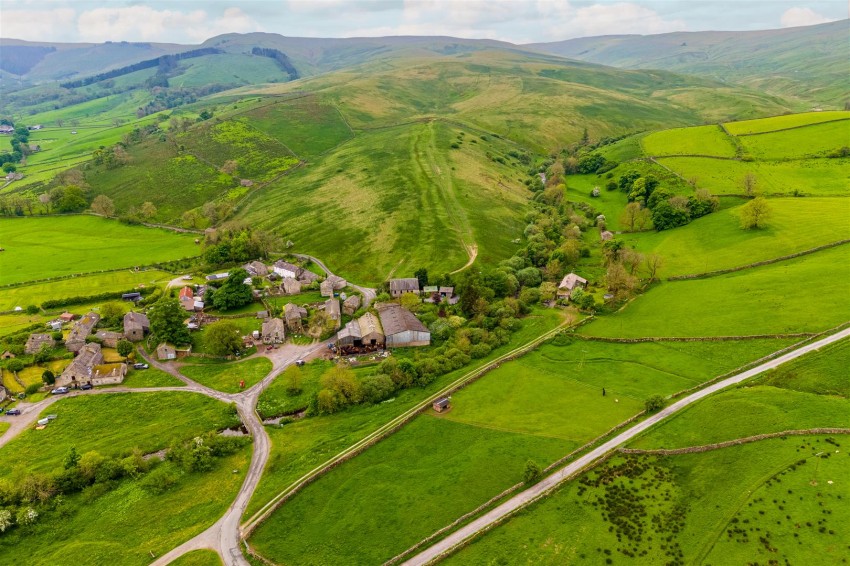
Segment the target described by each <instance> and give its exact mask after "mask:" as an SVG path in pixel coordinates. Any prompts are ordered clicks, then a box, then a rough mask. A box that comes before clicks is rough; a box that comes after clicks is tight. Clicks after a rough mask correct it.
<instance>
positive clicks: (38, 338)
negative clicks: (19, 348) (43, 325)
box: [24, 334, 56, 354]
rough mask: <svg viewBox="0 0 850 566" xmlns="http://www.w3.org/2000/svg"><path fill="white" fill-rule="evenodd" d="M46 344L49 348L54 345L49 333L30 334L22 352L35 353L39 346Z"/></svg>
mask: <svg viewBox="0 0 850 566" xmlns="http://www.w3.org/2000/svg"><path fill="white" fill-rule="evenodd" d="M44 344H47V345H48V346H50V347H51V348H52V347H53V346H55V345H56V341H55V340H53V336H51V335H50V334H30V337H29V338H28V339H27V345H26V346H24V352H26V353H27V354H35V353H36V352H38V351H39V350H41V347H42V346H43V345H44Z"/></svg>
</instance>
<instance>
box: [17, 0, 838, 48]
mask: <svg viewBox="0 0 850 566" xmlns="http://www.w3.org/2000/svg"><path fill="white" fill-rule="evenodd" d="M847 17H848V0H811V1H805V0H734V1H730V0H715V1H710V0H246V1H240V0H225V1H221V0H206V1H199V0H170V1H167V2H165V1H156V0H150V1H134V0H100V1H96V2H94V1H90V0H0V37H7V38H9V37H11V38H16V39H25V40H30V41H56V42H81V41H82V42H103V41H150V42H168V43H200V42H202V41H204V40H205V39H208V38H210V37H213V36H215V35H219V34H222V33H230V32H238V33H246V32H254V31H263V32H271V33H279V34H281V35H286V36H297V37H363V36H384V35H450V36H455V37H465V38H484V39H498V40H502V41H509V42H512V43H531V42H538V41H557V40H562V39H571V38H575V37H586V36H593V35H609V34H622V33H641V34H654V33H664V32H670V31H702V30H754V29H773V28H783V27H793V26H801V25H812V24H818V23H824V22H828V21H833V20H838V19H846V18H847Z"/></svg>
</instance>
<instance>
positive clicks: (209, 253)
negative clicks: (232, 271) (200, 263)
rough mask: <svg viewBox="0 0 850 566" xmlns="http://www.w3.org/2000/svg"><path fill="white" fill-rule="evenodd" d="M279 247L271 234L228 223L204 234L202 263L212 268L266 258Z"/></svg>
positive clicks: (276, 239) (278, 243)
mask: <svg viewBox="0 0 850 566" xmlns="http://www.w3.org/2000/svg"><path fill="white" fill-rule="evenodd" d="M279 246H280V241H279V238H277V237H276V236H274V235H273V234H270V233H268V232H264V231H262V230H257V229H255V228H252V227H250V226H247V225H244V224H240V223H229V224H226V225H224V226H222V227H221V228H218V229H216V230H213V231H210V232H208V233H207V234H206V236H205V238H204V262H205V263H206V264H207V265H208V266H209V267H212V268H214V267H218V266H220V265H227V264H231V263H242V262H245V261H249V260H252V259H256V258H266V257H268V255H269V253H270V252H271V251H272V250H274V249H275V248H277V247H279ZM246 277H247V275H246Z"/></svg>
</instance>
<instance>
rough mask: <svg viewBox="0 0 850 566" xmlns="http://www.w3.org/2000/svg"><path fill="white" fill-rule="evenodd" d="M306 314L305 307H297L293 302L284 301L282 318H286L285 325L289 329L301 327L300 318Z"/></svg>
mask: <svg viewBox="0 0 850 566" xmlns="http://www.w3.org/2000/svg"><path fill="white" fill-rule="evenodd" d="M306 316H307V309H305V308H304V307H299V306H298V305H296V304H293V303H286V306H284V307H283V318H284V319H285V320H286V326H287V328H289V329H290V330H300V329H301V319H302V318H305V317H306Z"/></svg>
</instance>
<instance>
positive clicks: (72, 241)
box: [0, 215, 200, 284]
mask: <svg viewBox="0 0 850 566" xmlns="http://www.w3.org/2000/svg"><path fill="white" fill-rule="evenodd" d="M0 231H2V233H3V247H4V248H5V251H3V252H2V259H0V264H2V269H0V284H7V283H18V282H23V281H31V280H36V279H44V278H49V277H58V276H61V275H71V274H74V273H87V272H90V271H98V270H103V269H114V268H116V267H121V266H126V267H131V266H137V265H149V264H152V263H155V262H160V261H169V260H174V259H180V258H184V257H191V256H195V255H198V254H199V253H200V250H199V249H198V246H197V245H196V244H195V243H194V237H193V235H190V234H179V233H175V232H170V231H168V230H161V229H154V228H146V227H141V226H128V225H126V224H121V223H120V222H117V221H115V220H107V219H105V218H99V217H96V216H85V215H77V216H60V217H49V218H47V217H44V218H39V217H35V218H15V219H2V220H0Z"/></svg>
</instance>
